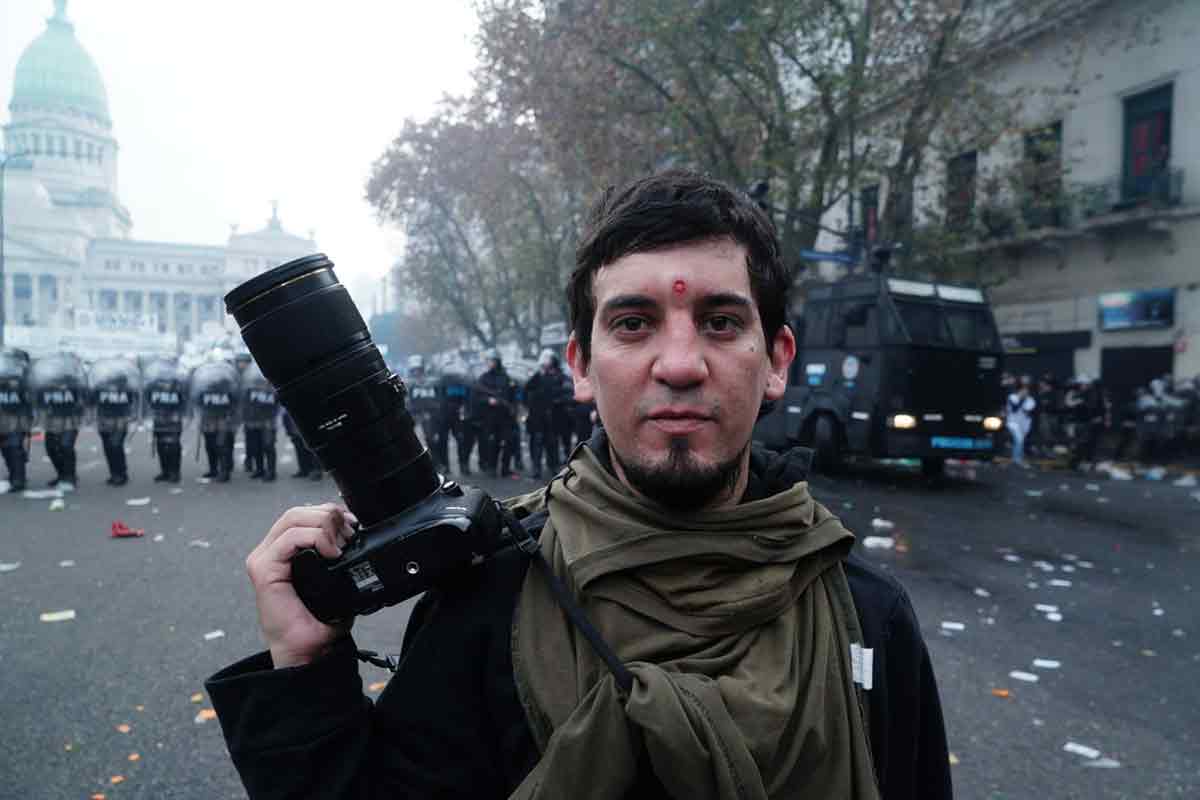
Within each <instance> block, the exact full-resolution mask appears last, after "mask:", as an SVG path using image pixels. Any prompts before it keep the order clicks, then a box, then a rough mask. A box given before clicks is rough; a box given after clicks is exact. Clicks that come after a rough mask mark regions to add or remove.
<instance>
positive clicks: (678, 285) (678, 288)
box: [671, 281, 687, 294]
mask: <svg viewBox="0 0 1200 800" xmlns="http://www.w3.org/2000/svg"><path fill="white" fill-rule="evenodd" d="M671 288H672V289H674V290H675V294H683V293H684V292H686V291H687V283H685V282H684V281H675V283H673V284H671Z"/></svg>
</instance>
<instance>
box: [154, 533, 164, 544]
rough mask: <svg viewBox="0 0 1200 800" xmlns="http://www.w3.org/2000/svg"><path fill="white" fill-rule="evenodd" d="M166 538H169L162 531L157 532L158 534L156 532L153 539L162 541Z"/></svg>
mask: <svg viewBox="0 0 1200 800" xmlns="http://www.w3.org/2000/svg"><path fill="white" fill-rule="evenodd" d="M165 538H167V537H165V536H163V535H162V534H161V533H156V534H154V539H153V541H155V542H161V541H162V540H163V539H165Z"/></svg>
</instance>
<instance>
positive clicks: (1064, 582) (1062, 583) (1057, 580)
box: [1049, 578, 1071, 589]
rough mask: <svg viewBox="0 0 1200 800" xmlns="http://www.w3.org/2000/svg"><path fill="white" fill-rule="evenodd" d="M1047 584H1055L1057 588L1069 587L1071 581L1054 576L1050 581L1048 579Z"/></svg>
mask: <svg viewBox="0 0 1200 800" xmlns="http://www.w3.org/2000/svg"><path fill="white" fill-rule="evenodd" d="M1049 585H1050V586H1057V587H1059V588H1061V589H1066V588H1069V587H1070V586H1071V582H1070V581H1067V580H1063V579H1062V578H1054V579H1052V580H1050V581H1049Z"/></svg>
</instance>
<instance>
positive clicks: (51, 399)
mask: <svg viewBox="0 0 1200 800" xmlns="http://www.w3.org/2000/svg"><path fill="white" fill-rule="evenodd" d="M30 388H31V389H32V390H33V402H34V406H35V410H36V413H37V418H38V422H40V423H41V426H42V430H43V431H45V444H46V455H47V456H48V457H49V459H50V463H51V464H53V465H54V471H55V472H56V473H57V477H56V478H55V479H54V480H51V481H49V485H51V486H53V485H55V484H67V485H69V486H72V487H73V486H75V485H77V484H78V483H79V478H78V475H77V474H76V470H75V442H76V440H77V439H78V438H79V426H80V425H81V423H82V422H83V413H84V403H85V401H86V400H87V391H88V389H87V376H86V374H85V373H84V371H83V365H82V363H81V362H80V361H79V358H78V357H77V356H75V354H73V353H59V354H56V355H53V356H47V357H46V358H43V359H38V360H37V361H35V362H33V365H32V367H31V370H30Z"/></svg>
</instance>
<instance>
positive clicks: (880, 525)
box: [871, 517, 896, 531]
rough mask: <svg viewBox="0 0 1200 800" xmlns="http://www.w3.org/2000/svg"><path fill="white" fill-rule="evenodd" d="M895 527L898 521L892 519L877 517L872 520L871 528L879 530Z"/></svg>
mask: <svg viewBox="0 0 1200 800" xmlns="http://www.w3.org/2000/svg"><path fill="white" fill-rule="evenodd" d="M894 527H896V523H894V522H892V521H891V520H890V519H883V518H881V517H875V518H874V519H872V520H871V528H872V529H874V530H877V531H890V530H891V529H892V528H894Z"/></svg>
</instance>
